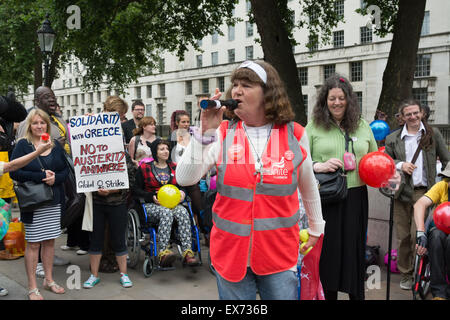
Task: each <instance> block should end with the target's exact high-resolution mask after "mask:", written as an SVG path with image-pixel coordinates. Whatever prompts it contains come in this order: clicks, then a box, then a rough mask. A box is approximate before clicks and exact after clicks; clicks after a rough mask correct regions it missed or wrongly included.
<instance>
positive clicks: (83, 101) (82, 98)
mask: <svg viewBox="0 0 450 320" xmlns="http://www.w3.org/2000/svg"><path fill="white" fill-rule="evenodd" d="M85 103H86V102H85V96H84V93H82V94H81V104H85Z"/></svg>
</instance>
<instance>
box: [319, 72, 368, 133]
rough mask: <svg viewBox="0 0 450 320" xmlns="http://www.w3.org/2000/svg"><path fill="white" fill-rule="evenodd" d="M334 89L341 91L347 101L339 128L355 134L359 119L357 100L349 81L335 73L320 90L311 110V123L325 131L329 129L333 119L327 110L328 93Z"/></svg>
mask: <svg viewBox="0 0 450 320" xmlns="http://www.w3.org/2000/svg"><path fill="white" fill-rule="evenodd" d="M334 88H339V89H341V90H342V91H343V92H344V94H345V99H346V100H347V107H346V109H345V114H344V118H343V119H342V121H341V124H340V126H341V128H342V129H344V130H345V131H346V132H348V133H351V132H355V130H356V129H357V128H358V122H359V119H360V118H361V112H360V110H359V104H358V98H357V97H356V94H355V92H354V91H353V87H352V85H351V84H350V81H348V79H347V78H345V77H344V76H342V75H340V74H337V73H335V74H333V75H332V76H330V77H329V78H328V79H326V80H325V83H324V84H323V85H322V87H321V88H320V91H319V94H318V97H317V101H316V105H315V106H314V109H313V115H312V116H313V121H314V123H315V124H316V125H317V126H321V127H324V128H326V129H329V128H330V126H331V124H332V123H333V122H334V120H333V117H332V115H331V113H330V111H329V110H328V103H327V99H328V93H329V92H330V90H331V89H334Z"/></svg>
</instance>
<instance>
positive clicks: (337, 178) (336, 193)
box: [314, 133, 354, 204]
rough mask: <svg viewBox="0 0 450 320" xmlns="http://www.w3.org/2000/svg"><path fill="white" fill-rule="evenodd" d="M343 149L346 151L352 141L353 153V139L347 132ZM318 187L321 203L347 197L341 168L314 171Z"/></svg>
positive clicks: (333, 201)
mask: <svg viewBox="0 0 450 320" xmlns="http://www.w3.org/2000/svg"><path fill="white" fill-rule="evenodd" d="M344 137H345V151H346V152H348V149H349V143H350V142H351V143H352V149H353V150H352V153H353V154H354V147H353V141H352V140H351V139H350V137H349V135H348V133H345V135H344ZM314 175H315V176H316V180H317V187H318V188H319V194H320V200H321V202H322V204H330V203H335V202H339V201H342V200H344V199H345V198H347V175H346V171H345V170H343V169H342V168H339V169H337V170H336V171H335V172H325V173H314Z"/></svg>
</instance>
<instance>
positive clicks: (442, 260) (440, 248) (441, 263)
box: [414, 163, 450, 300]
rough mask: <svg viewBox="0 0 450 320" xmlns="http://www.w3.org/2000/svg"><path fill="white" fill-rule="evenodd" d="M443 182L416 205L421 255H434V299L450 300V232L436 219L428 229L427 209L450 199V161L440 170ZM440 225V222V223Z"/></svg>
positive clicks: (431, 263)
mask: <svg viewBox="0 0 450 320" xmlns="http://www.w3.org/2000/svg"><path fill="white" fill-rule="evenodd" d="M439 176H442V177H443V180H442V181H439V182H438V183H436V184H435V185H434V186H433V187H432V188H431V189H430V190H429V191H428V192H427V193H425V195H424V196H422V197H421V198H420V199H419V200H417V202H416V203H415V204H414V221H415V223H416V228H417V232H416V239H417V240H416V249H417V254H419V255H423V254H425V253H426V252H427V248H428V256H429V258H430V267H431V277H430V288H431V294H432V295H433V300H446V299H450V284H449V283H448V282H447V280H446V276H447V279H450V234H448V233H445V232H444V231H442V230H440V229H439V228H437V227H436V225H435V223H434V221H432V222H431V223H430V225H429V226H428V230H425V223H424V221H425V212H426V210H427V209H428V208H430V207H431V206H432V205H437V204H442V203H444V202H448V201H449V190H450V163H447V166H446V167H445V170H444V171H442V172H441V173H439ZM436 224H437V223H436Z"/></svg>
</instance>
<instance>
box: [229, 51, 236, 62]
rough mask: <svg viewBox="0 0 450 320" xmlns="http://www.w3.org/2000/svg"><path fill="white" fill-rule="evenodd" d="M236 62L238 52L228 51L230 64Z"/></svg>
mask: <svg viewBox="0 0 450 320" xmlns="http://www.w3.org/2000/svg"><path fill="white" fill-rule="evenodd" d="M235 61H236V50H234V49H228V63H233V62H235Z"/></svg>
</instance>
